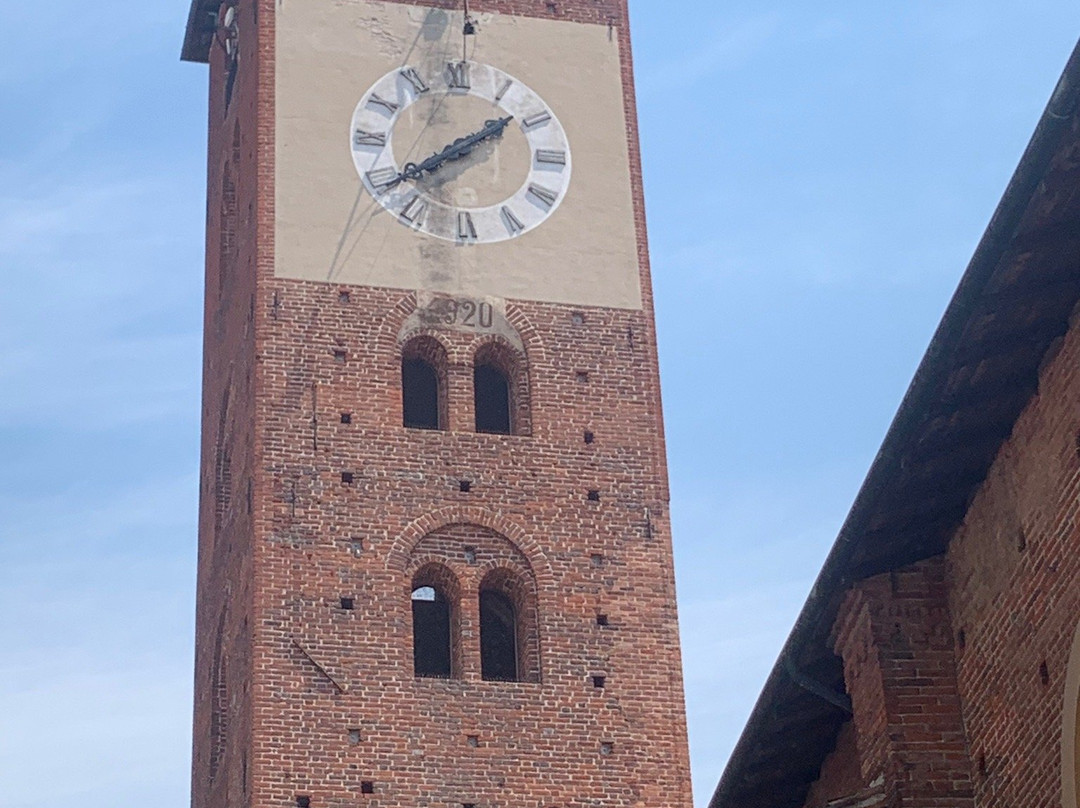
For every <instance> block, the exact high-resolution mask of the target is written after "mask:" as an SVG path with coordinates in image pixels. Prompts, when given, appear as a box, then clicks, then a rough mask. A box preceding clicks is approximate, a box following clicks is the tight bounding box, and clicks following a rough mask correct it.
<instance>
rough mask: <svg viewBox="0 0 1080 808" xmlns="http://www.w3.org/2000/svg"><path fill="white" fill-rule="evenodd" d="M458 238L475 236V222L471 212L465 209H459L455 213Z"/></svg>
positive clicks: (467, 238) (472, 237)
mask: <svg viewBox="0 0 1080 808" xmlns="http://www.w3.org/2000/svg"><path fill="white" fill-rule="evenodd" d="M457 234H458V238H460V239H464V240H469V239H475V238H476V224H474V223H473V218H472V214H471V213H469V212H468V211H467V210H459V211H458V215H457Z"/></svg>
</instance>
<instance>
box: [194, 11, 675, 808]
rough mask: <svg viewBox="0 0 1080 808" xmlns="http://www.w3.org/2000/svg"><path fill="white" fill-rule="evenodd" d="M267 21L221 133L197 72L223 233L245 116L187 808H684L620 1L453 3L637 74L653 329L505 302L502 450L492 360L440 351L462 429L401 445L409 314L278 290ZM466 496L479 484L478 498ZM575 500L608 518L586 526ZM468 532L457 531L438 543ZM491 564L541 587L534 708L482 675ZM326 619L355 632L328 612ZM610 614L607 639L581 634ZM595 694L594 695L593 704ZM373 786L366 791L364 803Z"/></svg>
mask: <svg viewBox="0 0 1080 808" xmlns="http://www.w3.org/2000/svg"><path fill="white" fill-rule="evenodd" d="M258 2H259V8H258V20H257V22H256V19H255V15H254V9H253V8H252V7H250V6H249V5H247V4H246V3H245V5H244V6H243V7H242V10H241V17H240V19H241V30H242V33H243V34H246V35H247V37H246V39H245V40H244V43H245V44H244V48H245V50H243V51H242V55H241V59H242V61H241V70H240V79H239V84H238V88H237V91H236V96H235V97H234V100H233V102H232V103H233V108H232V109H231V110H230V115H229V117H227V118H226V117H225V116H224V115H223V113H222V110H221V107H220V103H219V102H218V101H215V100H213V97H214V96H216V95H220V93H221V81H222V69H221V64H220V61H221V55H220V50H219V49H217V48H215V50H214V55H212V72H211V93H212V104H211V113H210V115H211V145H210V154H211V160H210V168H211V171H210V177H211V179H210V185H211V198H210V201H209V210H210V211H211V212H212V213H214V212H217V211H219V210H220V208H221V205H220V200H219V199H217V198H216V197H215V191H214V188H215V187H216V186H217V185H220V178H221V171H222V170H223V169H222V162H221V161H222V159H223V157H224V153H225V152H231V148H232V144H231V133H232V126H233V118H234V117H235V118H237V119H238V120H239V121H240V125H241V151H242V153H243V155H242V158H241V164H242V165H241V169H240V171H239V173H238V189H237V196H238V209H239V224H238V244H237V247H236V255H237V258H236V262H237V267H236V272H235V273H234V274H233V275H232V276H231V277H230V278H229V279H227V280H226V282H225V283H224V285H223V286H222V288H223V289H224V290H225V291H224V292H223V293H222V301H221V302H219V301H218V300H217V299H215V298H214V295H211V294H210V292H212V291H213V290H216V289H217V288H218V283H217V278H216V274H215V273H216V272H217V267H216V266H215V258H214V255H215V254H217V253H219V252H220V250H219V249H218V241H219V239H218V235H219V234H218V232H217V229H218V226H219V225H218V223H217V222H216V221H215V216H213V215H212V216H211V221H210V227H209V228H208V229H209V233H208V242H209V244H210V245H211V247H210V249H209V250H208V284H207V288H208V290H210V292H208V300H207V311H208V320H207V355H208V370H207V377H206V393H205V395H206V399H205V408H204V420H205V423H206V424H207V428H206V430H205V432H206V433H207V434H206V437H204V460H203V479H204V504H203V510H202V521H201V530H200V548H201V549H200V604H199V628H198V630H199V642H198V660H197V665H198V668H199V670H198V671H197V690H198V695H197V706H196V733H195V734H196V760H195V764H194V794H195V796H194V804H195V805H196V806H208V807H209V806H223V805H226V804H228V805H230V806H231V805H234V804H240V803H241V802H242V803H243V804H247V803H248V802H251V803H253V804H256V805H259V806H286V805H295V804H296V803H295V800H296V797H297V796H299V795H303V796H309V797H310V798H311V804H312V806H314V808H321V807H322V806H345V805H349V806H354V805H356V804H357V803H358V802H360V801H365V802H367V803H370V804H371V805H373V806H374V805H377V806H380V808H389V807H390V806H402V807H404V806H410V808H415V806H417V805H430V806H461V805H463V804H475V805H478V806H485V807H486V808H495V807H496V806H511V805H513V806H515V808H516V807H517V806H522V807H523V808H528V806H535V807H536V808H541V806H543V808H552V806H565V807H566V808H569V807H570V806H585V805H591V804H594V802H596V801H599V802H602V803H603V804H605V805H612V804H617V805H649V806H657V805H662V806H672V808H675V807H676V806H689V805H690V781H689V761H688V753H687V747H686V730H685V718H684V712H683V690H682V677H681V670H680V656H679V642H678V625H677V617H676V610H675V591H674V577H673V571H672V557H671V537H670V530H669V522H668V516H667V502H668V490H667V481H666V467H665V456H664V442H663V433H662V421H661V409H660V391H659V377H658V370H657V356H656V345H655V330H654V321H653V314H652V296H651V286H650V282H649V273H648V254H647V244H646V237H645V222H644V206H643V195H642V187H641V174H640V154H639V150H638V145H637V129H636V113H635V110H634V106H633V85H632V68H631V62H630V57H629V53H630V50H629V46H630V42H629V31H628V29H627V26H626V9H625V4H624V3H621V2H620V3H603V2H593V1H592V0H575V1H574V2H569V0H560V2H557V3H554V4H549V3H547V2H527V3H526V2H489V3H484V2H475V1H474V2H473V3H471V4H470V6H471V7H472V8H473V9H474V10H476V11H485V10H498V11H503V12H516V13H528V14H532V15H537V16H555V17H557V18H562V19H568V20H579V21H588V22H602V23H607V22H609V21H610V22H611V23H612V24H613V26H614V29H613V30H615V31H616V32H617V35H618V36H619V38H620V41H621V44H622V49H623V53H624V54H625V55H626V56H625V62H624V74H623V75H624V86H625V98H626V109H627V131H628V138H629V141H630V146H631V159H632V166H631V169H632V172H633V177H634V197H635V204H636V218H637V224H638V246H639V251H640V255H641V267H642V270H641V273H642V284H643V291H644V300H645V308H644V309H643V310H642V311H625V310H606V309H586V310H582V311H580V312H579V313H581V314H583V315H584V318H583V322H580V321H579V320H580V318H575V317H574V316H573V315H574V313H575V312H574V310H573V309H572V308H571V307H567V306H560V305H552V304H543V303H526V302H520V301H518V302H511V303H509V304H508V310H507V317H508V320H509V322H510V323H511V324H512V325H513V327H514V328H515V329H516V332H517V335H518V337H520V340H521V343H522V344H523V345H524V351H525V354H526V356H525V359H526V364H527V366H528V372H529V378H528V384H527V387H526V388H523V389H527V399H528V413H527V414H528V420H529V432H530V434H529V435H528V436H501V435H478V434H474V433H473V432H471V431H469V425H470V424H471V423H472V410H471V408H472V398H471V395H472V394H471V361H472V356H473V354H474V351H475V349H476V348H477V346H478V345H479V344H481V343H482V342H483V339H482V338H481V337H479V336H478V335H476V334H470V333H467V332H463V331H446V332H440V333H439V337H440V339H441V340H442V341H443V342H444V344H445V346H446V348H447V355H448V363H449V367H448V373H447V376H448V380H449V387H450V389H449V391H448V392H449V395H448V397H447V398H448V402H449V407H450V410H451V412H450V418H449V423H450V426H451V428H452V429H451V431H447V432H426V431H419V430H406V429H404V428H403V427H402V426H401V398H400V397H401V391H400V364H399V363H400V345H399V336H401V333H400V332H401V330H402V326H403V324H404V323H405V320H406V319H407V317H408V316H409V314H411V313H412V311H413V309H414V308H415V305H416V303H415V300H414V296H413V295H412V294H411V293H405V292H402V291H400V290H387V289H374V288H365V287H352V288H349V289H348V291H349V296H348V299H347V300H344V299H342V297H341V294H340V292H341V291H342V290H341V288H339V287H337V286H330V285H324V284H317V283H308V282H300V281H289V280H279V279H276V278H275V277H274V275H273V266H274V257H273V256H274V253H273V250H274V245H273V238H274V210H273V200H274V195H273V170H274V169H273V166H274V163H273V155H274V134H273V133H274V95H273V87H274V77H273V43H274V26H273V7H274V3H273V2H272V0H258ZM427 5H444V6H448V7H451V6H452V7H457V4H456V3H449V4H448V3H442V4H435V3H431V4H427ZM552 6H553V8H552ZM255 33H257V40H256V39H255V38H254V37H253V36H252V34H255ZM253 45H257V48H258V53H257V55H256V53H255V52H253V51H252V50H249V49H250V48H252V46H253ZM226 143H228V145H226ZM249 206H250V207H249ZM252 295H253V297H252ZM219 309H220V310H221V311H222V312H223V313H222V314H221V315H215V314H213V313H214V312H217V311H218V310H219ZM215 316H216V317H217V318H218V320H220V321H221V322H222V323H223V325H220V326H218V325H215V321H214V318H215ZM249 317H253V322H252V321H251V320H249ZM230 370H231V373H232V376H231V378H232V379H233V381H232V387H233V393H232V394H231V396H230V408H231V409H230V415H229V416H228V418H229V420H230V423H231V424H232V426H231V430H230V433H229V434H230V435H231V436H232V437H231V440H232V441H233V444H234V445H235V448H233V450H232V452H231V454H230V472H231V473H230V475H229V477H230V479H231V480H232V487H233V489H234V492H233V495H232V497H231V499H230V502H229V511H230V513H231V514H232V515H231V516H230V520H231V524H232V525H233V526H234V527H233V529H232V532H231V534H230V535H231V536H232V539H231V541H230V544H229V547H230V548H231V549H228V550H226V549H223V547H222V545H221V543H220V542H218V541H216V540H215V537H214V531H213V512H214V507H213V505H214V503H215V500H214V498H213V496H212V492H211V490H210V489H211V488H212V485H211V484H212V481H213V480H215V479H217V478H218V477H220V474H215V472H216V471H217V470H218V468H219V464H217V463H216V452H215V440H216V437H215V435H214V434H211V433H212V432H213V431H214V430H213V427H214V425H216V424H217V423H219V422H220V412H219V410H220V408H221V405H220V402H221V401H222V397H223V393H224V388H225V386H226V385H227V384H228V383H229V382H228V380H229V378H230V376H229V372H230ZM583 373H584V374H587V376H582V375H581V374H583ZM232 402H235V405H234V404H233V403H232ZM343 413H350V414H351V416H352V417H351V423H349V424H346V423H343V422H342V417H341V416H342V414H343ZM587 431H589V432H592V433H594V435H595V440H594V441H593V442H592V443H586V441H585V433H586V432H587ZM346 472H348V473H350V474H351V475H352V482H351V483H346V482H344V481H343V473H346ZM248 479H251V480H252V488H251V493H252V496H251V505H252V508H253V515H252V521H250V522H249V520H248V516H247V511H246V508H247V502H248V500H247V496H246V494H247V480H248ZM461 480H470V481H471V482H472V488H471V490H470V491H469V492H468V493H465V492H462V491H461V490H460V481H461ZM590 490H595V491H598V492H599V496H600V499H599V501H590V499H589V498H588V492H589V491H590ZM462 525H468V526H470V527H455V526H462ZM433 533H434V534H435V535H434V536H433V537H430V538H428V539H427V540H426V541H424V538H425V536H428V535H429V534H433ZM481 537H484V538H481ZM466 540H468V541H469V542H471V545H472V546H476V547H477V549H478V559H477V566H476V568H473V567H472V566H471V565H470V564H469V563H468V562H467V561H465V560H464V559H463V555H462V554H461V553H459V552H457V551H456V550H455V549H454V548H456V545H457V544H461V545H462V547H464V544H465V542H466ZM422 542H423V543H422ZM421 543H422V544H421ZM418 544H420V545H421V550H420V552H421V553H422V554H430V552H433V550H432V548H439V551H440V552H444V553H445V554H446V555H448V556H449V557H448V558H447V559H446V563H447V566H449V567H451V568H452V569H453V570H454V572H455V574H456V576H457V578H458V580H459V582H460V584H461V597H462V605H461V614H460V629H461V633H462V643H461V653H462V662H461V665H460V669H461V675H460V677H459V678H457V679H454V680H449V681H444V680H431V679H416V678H414V676H413V673H412V657H411V648H412V638H411V617H410V614H411V612H410V602H409V585H410V582H411V576H412V572H413V571H414V570H413V568H412V566H410V559H411V558H414V555H415V553H414V551H415V548H416V546H417V545H418ZM511 550H512V552H511ZM504 556H505V557H504ZM500 559H501V560H500ZM508 559H510V560H511V561H512V563H513V564H516V565H518V567H520V568H522V569H524V568H526V567H527V568H528V571H529V572H530V573H531V575H532V577H533V578H534V579H535V625H536V634H537V646H538V648H537V651H536V660H535V662H529V665H530V666H532V665H535V666H536V668H537V669H538V670H537V673H538V677H536V678H539V679H540V681H539V682H538V683H532V682H520V683H498V682H484V681H481V679H480V676H479V661H478V659H476V648H477V643H478V633H477V632H478V627H477V625H476V603H475V599H476V596H477V592H476V587H477V585H478V582H479V578H478V576H477V569H482V568H485V564H486V565H488V566H493V565H497V564H499V563H507V560H508ZM342 597H349V598H352V599H353V600H354V603H355V608H354V609H353V610H349V611H347V610H343V609H342V608H341V605H340V599H341V598H342ZM226 603H227V604H228V610H227V615H228V616H227V618H226V620H227V622H228V625H229V628H228V629H227V631H226V632H225V633H226V638H225V640H224V641H223V649H224V654H225V656H226V659H227V663H228V664H227V666H226V667H227V670H228V676H229V688H228V689H229V692H230V694H231V695H230V697H229V698H230V700H231V701H230V703H231V704H232V705H233V706H232V711H233V712H232V714H231V715H230V718H229V722H228V728H229V735H230V739H229V743H228V744H227V751H226V753H225V761H224V764H223V765H224V767H225V769H226V770H227V771H228V772H229V774H228V775H227V776H226V777H225V778H224V780H223V779H222V776H221V775H219V777H218V780H217V782H216V783H210V782H209V762H208V761H209V749H210V748H211V743H210V741H211V739H210V724H211V720H210V714H211V713H212V710H211V709H210V707H211V705H212V703H213V701H214V698H213V693H214V687H213V681H212V679H213V677H212V676H211V675H210V674H205V670H211V671H212V669H213V665H212V664H211V657H212V656H213V648H214V644H215V641H216V640H215V636H214V635H215V627H216V625H217V623H216V622H215V621H216V620H218V619H220V614H221V612H222V609H223V608H224V606H225V604H226ZM601 614H602V615H606V616H607V622H608V625H606V626H601V625H598V621H597V616H598V615H601ZM245 626H247V630H246V631H245V630H244V627H245ZM594 676H604V677H605V687H604V688H602V689H601V688H597V687H595V686H594V681H593V677H594ZM470 736H473V737H475V739H476V741H475V744H476V745H473V743H472V742H470V740H469V739H470ZM245 773H246V777H245ZM365 781H369V782H371V783H373V785H374V793H373V794H371V795H362V794H361V792H362V790H363V789H362V784H363V783H364V782H365ZM221 782H226V783H228V785H227V786H226V785H221V784H220V783H221ZM226 789H228V790H229V794H228V796H226V793H225V791H226ZM245 794H246V795H247V798H246V799H242V796H241V795H245Z"/></svg>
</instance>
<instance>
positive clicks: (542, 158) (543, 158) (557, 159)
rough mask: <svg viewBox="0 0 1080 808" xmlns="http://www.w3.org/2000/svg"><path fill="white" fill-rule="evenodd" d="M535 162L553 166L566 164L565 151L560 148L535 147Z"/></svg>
mask: <svg viewBox="0 0 1080 808" xmlns="http://www.w3.org/2000/svg"><path fill="white" fill-rule="evenodd" d="M536 162H538V163H548V164H549V165H553V166H564V165H566V152H564V151H562V150H561V149H537V150H536Z"/></svg>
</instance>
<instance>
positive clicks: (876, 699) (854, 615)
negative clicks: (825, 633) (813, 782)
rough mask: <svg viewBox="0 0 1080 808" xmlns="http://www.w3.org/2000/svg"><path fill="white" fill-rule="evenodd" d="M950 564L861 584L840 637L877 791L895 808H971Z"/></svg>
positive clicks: (866, 769) (864, 763)
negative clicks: (948, 579) (949, 586)
mask: <svg viewBox="0 0 1080 808" xmlns="http://www.w3.org/2000/svg"><path fill="white" fill-rule="evenodd" d="M946 595H947V584H946V578H945V564H944V559H943V558H942V557H937V558H933V559H929V560H926V561H922V562H919V563H917V564H913V565H911V566H909V567H905V568H903V569H900V570H897V571H894V572H891V573H886V574H883V575H878V576H875V577H873V578H868V579H866V580H865V581H861V582H859V583H858V584H856V585H855V586H853V587H852V589H851V590H850V591H849V592H848V595H847V598H846V600H845V602H844V604H843V606H842V607H841V609H840V614H839V615H838V617H837V620H836V624H835V626H834V629H833V636H834V648H835V650H836V653H838V654H839V655H840V656H841V657H842V658H843V660H844V680H845V683H846V685H847V690H848V693H849V694H850V696H851V701H852V708H853V711H854V717H853V721H854V724H855V729H856V736H857V748H858V753H859V759H860V766H861V769H862V774H863V777H864V780H865V782H866V783H867V785H873V784H875V783H876V782H881V783H882V788H883V790H884V793H885V795H886V798H887V799H886V803H885V804H886V805H889V806H891V807H892V808H971V806H973V805H974V797H973V788H972V782H971V758H970V754H969V752H968V745H967V738H966V735H965V733H964V725H963V720H962V716H961V705H960V696H959V693H958V691H957V683H956V660H955V656H954V650H953V631H952V620H951V617H950V614H949V609H948V604H947V600H946Z"/></svg>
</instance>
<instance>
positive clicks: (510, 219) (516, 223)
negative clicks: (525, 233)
mask: <svg viewBox="0 0 1080 808" xmlns="http://www.w3.org/2000/svg"><path fill="white" fill-rule="evenodd" d="M502 215H503V223H504V224H505V225H506V229H507V230H509V231H510V235H512V236H516V235H517V234H518V233H520V232H521V231H522V230H524V229H525V225H523V224H522V223H521V219H519V218H518V217H517V216H515V215H514V211H512V210H510V208H508V207H506V205H503V207H502Z"/></svg>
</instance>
